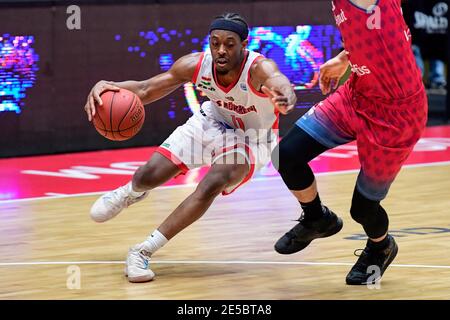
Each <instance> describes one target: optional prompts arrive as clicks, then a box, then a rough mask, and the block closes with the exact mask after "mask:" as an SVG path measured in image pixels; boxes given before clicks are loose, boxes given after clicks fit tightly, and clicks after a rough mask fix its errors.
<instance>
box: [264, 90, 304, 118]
mask: <svg viewBox="0 0 450 320" xmlns="http://www.w3.org/2000/svg"><path fill="white" fill-rule="evenodd" d="M261 90H262V92H264V93H265V94H266V95H267V96H268V97H269V99H270V100H271V102H272V104H273V105H274V107H275V108H276V109H277V110H278V111H280V113H281V114H284V115H286V114H288V113H289V112H291V111H292V110H293V109H294V106H295V100H296V99H297V97H295V98H292V97H286V96H285V95H284V94H283V93H281V92H280V90H277V89H275V88H271V89H269V88H267V87H266V86H262V88H261Z"/></svg>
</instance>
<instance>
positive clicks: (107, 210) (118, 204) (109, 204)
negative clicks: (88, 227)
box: [91, 184, 149, 222]
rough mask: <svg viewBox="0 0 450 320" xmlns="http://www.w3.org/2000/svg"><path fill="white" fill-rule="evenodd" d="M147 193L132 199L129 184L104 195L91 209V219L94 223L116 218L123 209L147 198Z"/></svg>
mask: <svg viewBox="0 0 450 320" xmlns="http://www.w3.org/2000/svg"><path fill="white" fill-rule="evenodd" d="M148 194H149V192H148V191H147V192H145V193H144V194H143V195H142V196H139V197H137V198H136V197H133V196H131V195H130V193H129V184H126V185H124V186H122V187H120V188H117V189H116V190H113V191H110V192H108V193H105V194H104V195H103V196H101V197H100V198H98V199H97V201H95V203H94V204H93V205H92V208H91V218H92V220H94V221H96V222H105V221H108V220H110V219H112V218H114V217H115V216H117V215H118V214H119V213H120V212H121V211H122V210H123V209H124V208H127V207H128V206H130V205H132V204H133V203H136V202H138V201H141V200H144V199H145V198H147V196H148Z"/></svg>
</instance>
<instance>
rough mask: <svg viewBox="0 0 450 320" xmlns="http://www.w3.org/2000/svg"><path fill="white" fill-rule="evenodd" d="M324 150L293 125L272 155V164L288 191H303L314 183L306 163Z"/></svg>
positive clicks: (312, 175)
mask: <svg viewBox="0 0 450 320" xmlns="http://www.w3.org/2000/svg"><path fill="white" fill-rule="evenodd" d="M326 150H328V148H327V147H325V146H323V145H321V144H320V143H319V142H317V141H316V140H315V139H314V138H312V137H311V136H310V135H309V134H307V133H306V132H305V131H303V129H301V128H299V127H298V126H296V125H294V127H293V128H292V129H291V130H290V131H289V132H288V134H287V135H286V136H285V137H284V138H283V139H282V140H281V142H280V144H279V145H278V147H277V148H275V150H274V152H273V153H272V163H273V165H274V167H275V168H276V169H277V170H278V172H279V173H280V175H281V177H282V178H283V181H284V183H285V184H286V186H287V187H288V188H289V190H304V189H306V188H308V187H310V186H311V184H312V183H313V182H314V174H313V172H312V170H311V168H310V167H309V165H308V162H310V161H311V160H312V159H314V158H315V157H317V156H318V155H319V154H321V153H322V152H324V151H326Z"/></svg>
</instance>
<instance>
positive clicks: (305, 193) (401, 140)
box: [273, 0, 427, 285]
mask: <svg viewBox="0 0 450 320" xmlns="http://www.w3.org/2000/svg"><path fill="white" fill-rule="evenodd" d="M400 3H401V0H334V1H332V10H333V15H334V17H335V19H336V23H337V26H338V27H339V29H340V32H341V35H342V37H343V40H344V47H345V51H343V52H341V53H340V54H339V55H338V56H337V57H335V58H333V59H331V60H329V61H328V62H326V63H325V64H324V65H323V66H322V67H321V71H320V72H321V74H320V81H319V82H320V88H321V90H322V92H323V94H328V93H330V92H331V91H332V90H334V89H336V88H337V85H338V82H339V80H340V79H341V78H342V77H343V75H344V74H345V72H346V70H347V69H348V67H349V66H350V67H351V69H352V71H353V73H352V75H351V77H350V79H349V80H348V81H347V82H346V83H345V84H344V85H343V86H341V87H340V88H339V89H338V90H337V91H336V92H334V93H333V94H331V95H330V96H329V97H328V98H327V99H325V100H324V101H323V102H321V103H319V104H317V105H316V106H315V107H314V108H313V109H312V110H310V111H309V112H308V113H307V114H305V115H304V116H303V117H302V118H300V119H299V120H298V121H297V123H296V126H294V127H293V128H292V129H291V130H290V132H289V133H288V134H287V135H286V137H284V138H283V140H282V141H281V142H280V145H279V146H278V148H279V150H276V151H279V159H276V157H274V158H273V162H274V165H275V167H278V170H279V172H280V174H281V176H282V178H283V180H284V182H285V184H286V185H287V186H288V188H289V189H290V190H291V192H292V193H293V194H294V196H295V197H296V198H297V199H298V201H299V202H300V205H301V207H302V209H303V216H302V217H301V218H300V219H299V223H298V224H297V225H296V226H294V228H292V229H291V230H290V231H289V232H287V233H286V234H285V235H284V236H283V237H281V238H280V239H279V240H278V242H277V243H276V244H275V250H276V251H277V252H279V253H281V254H292V253H295V252H298V251H300V250H303V249H304V248H306V247H307V246H308V245H309V244H310V243H311V241H313V240H314V239H317V238H324V237H328V236H331V235H333V234H336V233H337V232H339V231H340V230H341V228H342V220H341V219H340V218H338V217H337V216H336V215H335V214H334V213H333V212H332V211H331V210H329V209H328V208H327V207H325V206H323V205H322V204H321V201H320V197H319V194H318V192H317V187H316V181H315V177H314V174H313V172H312V170H311V168H310V167H309V165H308V162H309V161H311V160H312V159H314V158H315V157H317V156H318V155H319V154H321V153H323V152H324V151H326V150H328V149H331V148H334V147H337V146H339V145H342V144H345V143H348V142H350V141H354V140H356V143H357V147H358V156H359V160H360V163H361V169H360V172H359V175H358V178H357V181H356V186H355V189H354V193H353V199H352V205H351V209H350V213H351V216H352V218H353V219H354V220H355V221H356V222H358V223H360V224H361V225H362V227H363V228H364V231H365V232H366V234H367V236H368V238H369V239H368V240H367V244H366V247H365V249H364V250H363V251H362V253H361V255H360V256H359V259H358V260H357V262H356V264H355V265H354V266H353V268H352V269H351V270H350V272H349V273H348V275H347V278H346V283H347V284H349V285H363V284H367V283H368V282H370V283H374V282H375V281H378V280H379V279H381V276H382V275H383V273H384V272H385V271H386V269H387V267H388V266H389V264H390V263H391V262H392V261H393V260H394V258H395V256H396V254H397V251H398V247H397V244H396V242H395V240H394V238H393V237H392V236H391V235H390V234H388V225H389V220H388V216H387V213H386V211H385V210H384V209H383V207H382V206H381V205H380V202H381V200H383V199H384V198H385V197H386V195H387V193H388V190H389V188H390V185H391V183H392V182H393V181H394V179H395V177H396V175H397V174H398V173H399V171H400V169H401V167H402V165H403V163H404V162H405V160H406V159H407V158H408V156H409V154H410V153H411V151H412V150H413V147H414V145H415V144H416V143H417V141H418V140H419V138H420V136H421V134H422V132H423V130H424V128H425V125H426V120H427V96H426V93H425V90H424V86H423V84H422V79H421V78H422V77H421V74H420V71H419V69H418V67H417V65H416V62H415V60H414V55H413V52H412V49H411V34H410V31H409V29H408V27H407V25H406V23H405V21H404V19H403V15H402V11H401V7H400ZM374 5H375V6H374ZM276 154H278V152H274V155H276ZM370 266H372V268H370V269H369V267H370ZM373 267H377V268H378V270H377V269H376V268H373Z"/></svg>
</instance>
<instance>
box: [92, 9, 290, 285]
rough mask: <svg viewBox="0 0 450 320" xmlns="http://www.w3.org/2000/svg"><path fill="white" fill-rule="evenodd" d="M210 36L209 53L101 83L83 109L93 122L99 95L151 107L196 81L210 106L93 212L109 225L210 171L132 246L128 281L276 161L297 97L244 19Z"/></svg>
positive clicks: (139, 278) (213, 29) (216, 26)
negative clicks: (130, 98) (138, 76)
mask: <svg viewBox="0 0 450 320" xmlns="http://www.w3.org/2000/svg"><path fill="white" fill-rule="evenodd" d="M209 31H210V50H207V51H206V52H203V53H193V54H189V55H186V56H184V57H181V58H180V59H179V60H177V61H176V62H175V63H174V65H173V66H172V67H171V69H170V70H169V71H168V72H165V73H163V74H160V75H157V76H155V77H152V78H150V79H148V80H145V81H141V82H137V81H125V82H120V83H115V82H106V81H100V82H99V83H97V84H96V85H95V86H94V88H93V89H92V90H91V92H90V94H89V96H88V101H87V103H86V106H85V110H86V112H87V115H88V119H89V120H90V121H91V120H92V117H93V116H94V114H95V102H96V103H98V104H100V105H101V99H100V94H101V93H102V92H105V91H108V90H118V89H119V88H124V89H128V90H130V91H132V92H134V93H136V94H137V95H138V96H139V98H140V99H141V100H142V102H143V103H144V104H148V103H151V102H153V101H156V100H158V99H161V98H163V97H165V96H166V95H168V94H169V93H171V92H173V91H174V90H176V89H177V88H179V87H180V86H181V85H183V84H184V83H187V82H189V81H192V82H193V83H194V84H195V85H196V86H197V88H198V89H199V90H201V91H203V92H204V93H205V94H206V96H207V97H208V98H209V100H210V101H207V102H205V103H203V104H202V106H201V109H200V111H199V112H195V113H194V115H193V116H192V117H191V118H190V119H189V120H188V121H187V122H186V123H185V124H184V125H182V126H180V127H178V128H177V129H176V130H175V131H174V132H173V133H172V134H171V135H170V136H169V138H168V139H167V140H166V141H165V142H164V143H163V144H162V145H161V146H160V147H159V148H158V149H157V151H156V152H155V153H154V154H153V156H152V157H151V159H150V161H148V162H147V164H145V165H144V166H142V167H140V168H139V169H138V170H137V171H136V173H135V174H134V176H133V179H132V181H131V182H129V183H128V184H126V185H125V186H122V187H119V188H118V189H116V190H114V191H111V192H108V193H106V194H105V195H103V196H102V197H100V198H99V199H98V200H97V201H96V202H95V203H94V204H93V206H92V208H91V212H90V213H91V217H92V219H93V220H95V221H97V222H104V221H107V220H109V219H112V218H113V217H115V216H116V215H117V214H119V213H120V212H121V211H122V210H123V209H124V208H126V207H128V206H130V205H132V204H133V203H136V202H138V201H141V200H143V199H144V198H146V197H147V195H148V192H149V190H151V189H153V188H155V187H158V186H160V185H162V184H163V183H165V182H166V181H168V180H169V179H171V178H173V177H175V176H177V175H179V174H183V173H186V172H187V171H188V170H189V169H193V168H197V167H201V166H205V165H211V168H210V170H209V171H208V173H207V175H206V176H205V177H204V178H203V179H202V180H201V181H200V183H199V184H198V186H197V188H196V190H195V191H194V193H192V194H191V195H190V196H189V197H188V198H187V199H186V200H184V201H183V202H182V203H181V204H180V205H179V206H178V207H177V208H176V209H175V210H174V211H173V212H172V213H171V214H170V215H169V216H168V217H167V218H166V220H165V221H164V222H163V223H162V224H161V225H160V226H159V227H158V228H157V229H156V230H155V231H154V232H153V233H152V234H151V235H150V236H148V238H147V239H146V240H145V241H143V242H142V243H139V244H137V245H135V246H134V247H132V248H130V250H129V252H128V256H127V259H126V268H125V271H126V275H127V276H128V280H129V281H130V282H145V281H150V280H152V278H153V277H154V273H153V272H152V271H151V270H150V269H149V260H150V257H151V256H152V255H153V254H154V253H155V252H156V251H157V250H158V249H160V248H161V247H162V246H163V245H165V244H166V243H167V241H168V240H170V239H171V238H173V237H174V236H175V235H176V234H178V233H179V232H180V231H181V230H183V229H184V228H186V227H187V226H189V225H190V224H192V223H193V222H194V221H196V220H197V219H199V218H200V217H201V216H202V215H203V214H204V213H205V212H206V210H207V209H208V208H209V207H210V205H211V204H212V202H213V201H214V199H215V198H216V197H217V196H218V195H219V194H221V193H222V194H224V195H227V194H230V193H231V192H233V191H234V190H235V189H237V188H238V187H239V186H241V185H242V184H243V183H245V182H247V181H248V180H249V179H250V178H251V176H252V175H253V173H254V172H255V171H256V170H258V169H259V168H262V167H263V166H265V165H266V164H267V163H268V162H270V157H271V153H272V151H273V148H274V147H275V146H276V144H277V138H278V137H277V129H278V120H279V113H282V114H287V113H288V112H289V111H290V110H292V109H293V107H294V105H295V102H296V99H297V98H296V95H295V92H294V89H293V87H292V86H291V83H290V82H289V80H288V78H287V77H285V76H284V75H283V74H282V73H281V72H280V71H279V69H278V67H277V65H276V64H275V63H274V62H273V61H272V60H269V59H266V58H264V57H262V56H261V55H259V54H258V53H256V52H252V51H249V50H247V49H246V46H247V44H248V40H247V37H248V26H247V23H246V22H245V20H244V19H243V18H242V17H240V16H239V15H238V14H231V13H228V14H224V15H222V16H220V17H218V18H216V19H215V20H214V21H213V22H212V24H211V26H210V30H209ZM265 148H268V149H269V150H266V152H265V150H264V149H265Z"/></svg>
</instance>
